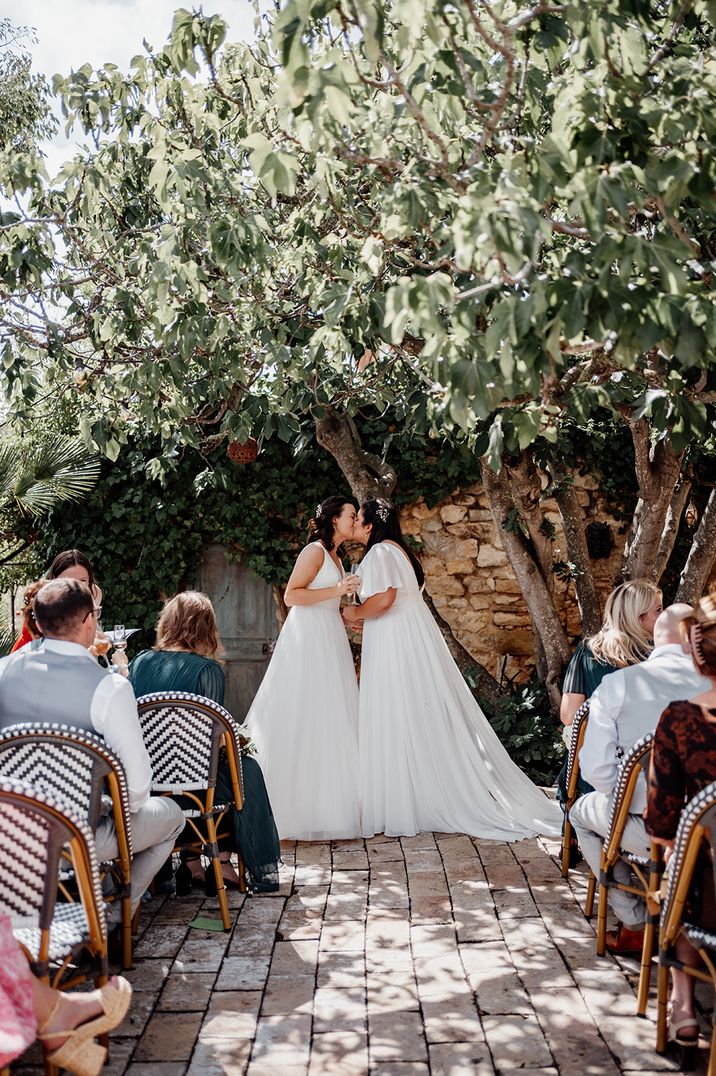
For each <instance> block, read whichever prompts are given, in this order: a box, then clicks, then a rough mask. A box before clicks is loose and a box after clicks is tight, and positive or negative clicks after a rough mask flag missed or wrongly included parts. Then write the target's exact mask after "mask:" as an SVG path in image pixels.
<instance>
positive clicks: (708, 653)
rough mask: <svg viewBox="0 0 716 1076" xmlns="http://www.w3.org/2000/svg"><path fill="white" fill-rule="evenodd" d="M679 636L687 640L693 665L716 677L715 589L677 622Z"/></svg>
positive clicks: (705, 674) (700, 670) (703, 672)
mask: <svg viewBox="0 0 716 1076" xmlns="http://www.w3.org/2000/svg"><path fill="white" fill-rule="evenodd" d="M679 630H680V632H681V637H682V639H683V640H684V641H685V642H688V643H689V645H690V648H691V656H692V658H693V662H694V665H695V666H696V668H697V669H698V671H699V672H700V673H701V674H702V676H710V677H711V678H712V679H714V678H716V591H714V592H712V593H711V594H706V595H705V596H704V597H703V598H702V599H701V601H700V602H699V604H698V605H697V606H696V608H695V609H694V612H693V615H692V616H686V617H684V619H683V620H682V621H681V623H680V624H679Z"/></svg>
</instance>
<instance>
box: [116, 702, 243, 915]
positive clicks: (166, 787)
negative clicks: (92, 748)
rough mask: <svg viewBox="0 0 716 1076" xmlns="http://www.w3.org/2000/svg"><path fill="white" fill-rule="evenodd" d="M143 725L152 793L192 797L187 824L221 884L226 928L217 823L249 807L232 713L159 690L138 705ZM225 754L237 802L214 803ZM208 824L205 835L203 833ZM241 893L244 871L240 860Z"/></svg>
mask: <svg viewBox="0 0 716 1076" xmlns="http://www.w3.org/2000/svg"><path fill="white" fill-rule="evenodd" d="M137 706H138V710H139V722H140V725H141V727H142V735H143V737H144V743H145V745H146V748H147V751H148V752H149V758H150V761H151V764H152V792H155V793H161V794H162V795H167V796H182V797H188V798H189V800H190V801H191V803H192V804H193V806H192V807H190V808H188V809H186V808H185V812H184V813H185V815H186V817H187V823H188V825H189V826H190V827H191V828H192V829H193V831H194V833H195V834H196V837H197V841H198V842H200V845H201V851H202V852H203V854H204V855H205V856H207V857H208V858H209V860H210V861H211V863H212V866H213V870H214V877H215V879H216V888H217V895H218V898H219V906H220V908H221V919H222V922H223V924H224V929H225V930H229V929H230V927H231V919H230V917H229V906H228V902H227V899H226V887H225V885H224V879H223V875H222V871H221V862H220V860H219V842H218V837H217V829H216V822H217V819H218V818H220V817H221V815H223V814H224V813H225V812H226V811H227V810H228V808H229V807H232V806H233V807H235V808H236V810H237V811H240V810H241V808H242V807H243V803H244V786H243V775H242V770H241V752H240V732H239V726H238V724H237V723H236V722H235V721H234V719H233V717H232V716H231V714H230V713H229V712H228V710H225V709H224V707H223V706H219V704H218V703H216V702H213V701H212V700H211V699H206V698H204V697H203V696H202V695H193V694H191V693H189V692H186V691H174V692H172V691H158V692H154V693H153V694H151V695H142V697H141V698H139V699H138V700H137ZM222 746H223V747H224V748H225V749H226V756H227V761H228V765H229V772H230V774H231V784H232V791H233V801H232V802H231V803H221V804H217V803H215V802H214V794H215V789H216V775H217V769H218V765H219V751H220V749H221V747H222ZM202 825H203V830H202V828H201V827H202ZM239 874H240V877H241V880H242V889H245V882H244V874H245V872H244V866H243V863H241V861H239Z"/></svg>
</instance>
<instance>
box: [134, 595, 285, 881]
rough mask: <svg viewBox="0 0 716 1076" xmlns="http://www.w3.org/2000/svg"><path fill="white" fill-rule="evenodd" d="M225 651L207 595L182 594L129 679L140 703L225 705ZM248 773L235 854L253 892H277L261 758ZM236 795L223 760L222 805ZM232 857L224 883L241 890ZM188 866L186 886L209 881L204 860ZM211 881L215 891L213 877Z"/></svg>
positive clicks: (234, 826)
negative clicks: (182, 700) (221, 658)
mask: <svg viewBox="0 0 716 1076" xmlns="http://www.w3.org/2000/svg"><path fill="white" fill-rule="evenodd" d="M220 651H221V641H220V639H219V632H218V629H217V625H216V614H215V612H214V607H213V605H212V604H211V602H210V601H209V599H208V598H207V596H206V594H201V593H200V592H199V591H194V590H187V591H184V592H182V593H181V594H176V595H175V596H174V597H173V598H170V599H169V601H168V602H167V603H166V605H165V606H164V609H163V610H162V613H161V616H160V617H159V622H158V624H157V641H156V645H155V647H154V649H153V650H143V651H142V653H141V654H137V656H136V658H134V659H133V660H132V661H131V662H130V665H129V679H130V682H131V684H132V687H133V688H134V693H135V695H136V696H137V698H139V697H140V696H141V695H149V694H151V693H152V692H154V691H189V692H191V693H192V694H194V695H203V696H204V697H205V698H207V699H212V700H213V701H214V702H218V703H219V705H220V706H223V704H224V687H225V676H224V670H223V669H222V667H221V665H220V664H219V662H218V661H217V660H216V655H217V654H218V653H219V652H220ZM242 770H243V776H244V806H243V808H242V810H241V811H237V810H235V809H234V808H231V810H230V812H229V822H230V829H231V842H230V843H231V845H232V851H237V852H239V854H240V855H241V858H242V860H243V862H244V865H245V866H246V870H247V873H248V876H249V877H248V882H249V888H250V889H251V890H252V891H253V892H275V890H276V889H278V866H279V862H280V858H281V848H280V845H279V838H278V833H277V832H276V825H275V823H274V819H273V813H272V811H271V804H270V803H269V798H268V793H267V791H266V785H265V783H264V778H263V774H262V772H261V767H260V766H259V764H258V762H257V761H256V759H254V758H250V757H247V756H246V755H244V757H243V758H242ZM232 795H233V793H232V789H231V777H230V774H229V767H228V763H227V762H226V760H225V759H220V760H219V770H218V774H217V779H216V801H217V803H221V802H222V801H224V802H225V801H226V799H227V798H228V799H231V798H232ZM229 858H230V853H227V852H223V853H222V860H223V863H224V865H223V868H222V870H223V874H224V881H225V882H226V884H227V885H228V886H230V887H231V886H236V885H238V882H239V878H238V875H237V873H236V871H235V870H234V868H233V867H232V866H231V863H230V862H229ZM185 866H186V869H185V870H184V871H182V874H183V875H184V884H185V886H186V881H187V879H186V872H187V869H188V870H189V871H191V874H192V876H193V879H194V880H198V879H199V878H200V877H202V878H203V876H204V875H203V871H201V865H200V862H199V860H198V859H197V860H186V861H185ZM178 877H179V876H178ZM207 878H208V885H209V886H211V881H212V880H213V874H211V875H207ZM188 881H189V882H191V879H188Z"/></svg>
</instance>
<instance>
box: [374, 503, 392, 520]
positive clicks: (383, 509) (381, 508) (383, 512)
mask: <svg viewBox="0 0 716 1076" xmlns="http://www.w3.org/2000/svg"><path fill="white" fill-rule="evenodd" d="M375 514H376V515H377V517H378V519H379V520H380V522H381V523H387V522H388V516H389V515H390V508H389V506H388V505H387V504H386V503H385V501H378V507H377V508H376V510H375Z"/></svg>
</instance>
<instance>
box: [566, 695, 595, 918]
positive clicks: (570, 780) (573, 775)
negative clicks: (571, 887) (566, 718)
mask: <svg viewBox="0 0 716 1076" xmlns="http://www.w3.org/2000/svg"><path fill="white" fill-rule="evenodd" d="M588 721H589V700H586V701H585V702H583V703H582V705H581V706H580V707H579V709H578V710H577V712H576V713H575V715H574V718H573V719H572V736H571V739H570V741H569V753H568V755H567V779H566V782H565V784H566V788H567V802H566V803H565V804H564V806H563V810H564V831H563V833H562V877H563V878H567V877H568V876H569V845H570V843H571V839H572V823H571V822H570V821H569V812H570V810H571V809H572V807H573V806H574V804H575V803H576V801H577V798H578V797H577V782H578V780H579V752H580V751H581V749H582V744H583V743H584V737H585V735H586V732H587V723H588ZM596 888H597V879H596V878H595V876H594V874H593V873H592V870H591V868H590V871H589V881H588V883H587V897H586V900H585V902H584V914H585V916H586V918H587V919H591V917H592V914H593V912H594V894H595V892H596Z"/></svg>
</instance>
